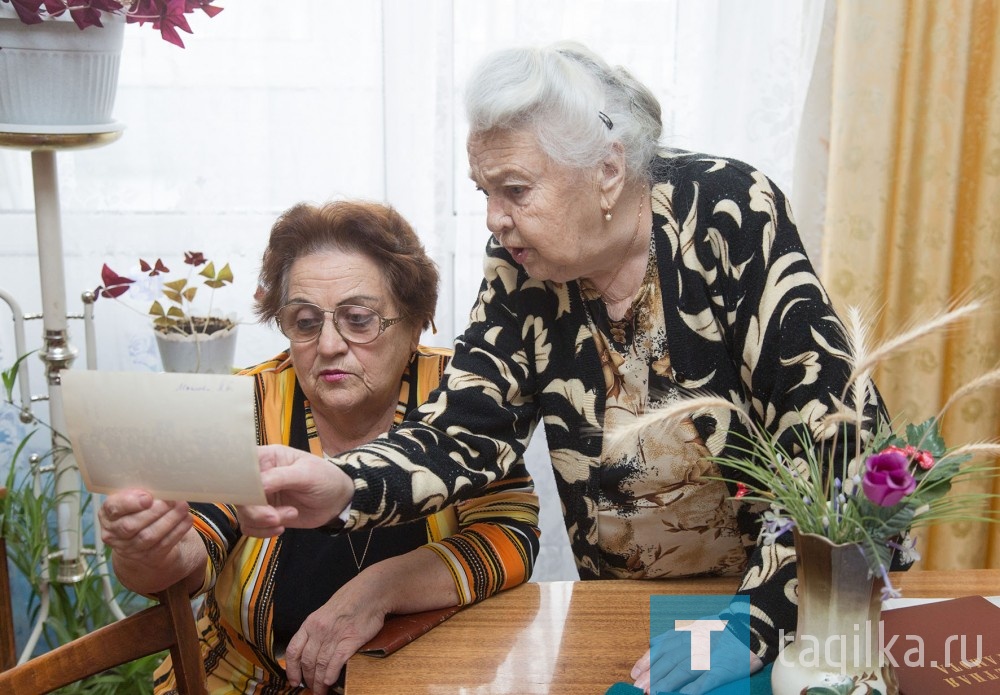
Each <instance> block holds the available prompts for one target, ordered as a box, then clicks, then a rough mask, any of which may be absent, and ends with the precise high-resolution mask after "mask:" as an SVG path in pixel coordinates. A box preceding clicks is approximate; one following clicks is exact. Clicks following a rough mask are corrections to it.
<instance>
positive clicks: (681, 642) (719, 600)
mask: <svg viewBox="0 0 1000 695" xmlns="http://www.w3.org/2000/svg"><path fill="white" fill-rule="evenodd" d="M649 628H650V630H649V631H650V645H649V646H650V692H651V693H654V695H655V694H657V693H660V694H669V693H675V692H677V691H679V690H680V689H681V688H682V687H684V686H685V685H687V684H688V683H690V682H693V681H695V680H697V681H698V682H699V684H701V685H703V686H708V687H711V688H712V690H711V691H710V692H711V695H750V599H749V597H747V596H727V595H724V594H722V595H693V596H688V595H680V596H665V595H654V596H650V597H649Z"/></svg>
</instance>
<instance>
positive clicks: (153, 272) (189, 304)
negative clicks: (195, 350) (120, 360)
mask: <svg viewBox="0 0 1000 695" xmlns="http://www.w3.org/2000/svg"><path fill="white" fill-rule="evenodd" d="M184 263H185V265H188V266H190V268H189V270H188V273H187V275H186V276H184V277H178V278H176V279H173V280H167V279H165V278H166V274H167V273H169V272H170V269H169V268H168V267H167V266H166V265H165V264H164V263H163V261H162V260H161V259H159V258H158V259H156V262H155V263H149V262H147V261H145V260H142V259H139V269H140V270H141V271H142V272H143V273H144V274H145V275H147V276H148V277H150V278H156V279H157V281H158V283H159V284H158V287H159V293H160V295H162V301H161V299H154V300H153V302H152V304H151V305H150V307H149V309H148V310H147V312H146V313H147V314H148V315H149V316H150V317H152V320H153V327H154V328H155V329H156V330H158V331H160V332H161V333H182V334H190V335H194V334H207V335H211V334H212V333H215V332H216V331H220V330H226V329H228V328H231V327H232V326H234V325H235V322H234V321H233V320H232V319H229V318H224V317H221V316H216V315H213V313H212V300H213V299H214V298H215V290H217V289H219V288H221V287H225V286H226V285H230V284H232V282H233V271H232V270H231V269H230V268H229V264H228V263H226V264H225V265H224V266H222V267H221V268H219V269H218V270H216V269H215V263H213V262H212V261H209V260H208V259H206V258H205V255H204V254H203V253H202V252H200V251H185V252H184ZM202 266H204V267H202ZM198 268H201V270H197V269H198ZM196 271H197V272H196ZM101 281H102V282H103V284H102V285H100V286H99V287H97V288H96V289H95V290H94V294H95V295H96V297H97V298H100V297H105V298H108V299H119V298H120V297H121V296H122V295H124V294H125V293H126V292H128V291H129V290H130V289H132V287H133V286H134V283H135V282H136V281H135V280H134V279H133V278H130V277H126V276H124V275H119V274H118V273H116V272H115V271H113V270H112V269H111V268H109V267H108V264H107V263H105V264H104V267H103V268H101ZM201 287H205V288H207V289H209V290H210V293H209V302H208V306H207V308H206V309H205V310H204V311H200V312H199V313H197V314H195V313H193V311H194V306H195V304H194V300H195V297H196V296H197V295H198V290H199V288H201ZM130 308H131V307H130Z"/></svg>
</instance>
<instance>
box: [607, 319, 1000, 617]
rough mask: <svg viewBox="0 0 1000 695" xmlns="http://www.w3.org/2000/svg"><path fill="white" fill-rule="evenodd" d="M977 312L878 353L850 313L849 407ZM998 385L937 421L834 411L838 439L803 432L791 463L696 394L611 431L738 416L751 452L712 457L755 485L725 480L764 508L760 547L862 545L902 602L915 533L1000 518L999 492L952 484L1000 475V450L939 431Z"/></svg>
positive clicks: (762, 434)
mask: <svg viewBox="0 0 1000 695" xmlns="http://www.w3.org/2000/svg"><path fill="white" fill-rule="evenodd" d="M979 308H980V305H979V304H978V303H975V302H971V303H968V304H965V305H962V306H959V307H958V308H955V309H953V310H951V311H948V312H944V313H942V314H941V315H939V316H937V317H935V318H933V319H931V320H930V321H928V322H926V323H924V324H921V325H920V326H917V327H915V328H913V329H911V330H909V331H906V332H904V333H902V334H900V335H899V336H897V337H895V338H892V339H889V340H887V341H886V342H885V343H883V344H882V345H880V346H878V347H876V348H874V349H869V348H868V346H866V344H865V337H866V335H867V333H868V330H867V326H866V325H865V324H864V322H863V320H862V319H861V316H860V312H858V311H857V310H856V309H853V308H852V309H850V310H849V311H848V316H849V321H848V333H849V335H848V344H849V346H850V348H851V354H852V357H851V366H852V372H851V374H850V377H849V379H848V384H847V387H846V391H852V392H853V394H852V395H853V398H851V400H852V401H853V402H854V403H856V404H862V403H866V402H870V400H871V396H872V395H873V394H871V389H874V385H873V384H872V381H871V379H870V375H871V372H872V370H873V369H874V367H875V366H876V365H877V364H878V363H879V362H880V361H882V360H884V359H885V358H886V357H887V356H889V355H890V354H891V353H894V352H896V351H899V350H902V349H905V348H907V347H909V346H910V345H912V343H913V342H914V341H915V340H917V339H919V338H920V337H922V336H924V335H927V334H929V333H931V332H934V331H936V330H940V329H942V328H944V327H946V326H949V325H951V324H953V323H955V322H957V321H959V320H960V319H964V318H967V317H968V316H969V315H970V314H972V313H974V312H975V311H977V310H978V309H979ZM997 386H1000V368H997V369H993V370H991V371H989V372H987V373H985V374H983V375H981V376H979V377H977V378H976V379H974V380H972V381H971V382H969V383H968V384H966V385H965V386H963V387H961V388H959V389H957V390H956V391H955V392H954V393H953V394H952V395H951V397H950V398H949V399H948V400H947V402H946V403H945V405H944V406H943V407H942V409H941V410H940V411H939V412H938V414H937V415H936V416H934V417H931V418H929V419H927V420H926V421H924V422H922V423H920V424H908V425H906V426H905V427H902V428H899V427H894V426H893V424H888V423H883V424H882V425H880V426H877V427H875V429H874V431H873V432H869V433H866V432H865V428H866V426H867V425H868V424H869V423H867V422H866V420H865V418H864V416H863V415H862V412H861V409H860V407H859V408H858V409H857V410H856V411H855V412H836V413H831V414H828V415H827V416H826V417H825V418H821V419H820V421H819V422H818V423H814V426H815V428H816V430H818V431H824V430H825V431H827V432H831V431H832V432H834V434H833V436H832V437H831V438H829V439H821V441H819V442H816V441H813V440H812V439H810V438H808V437H807V436H805V435H803V437H802V438H801V439H800V441H799V444H800V449H801V451H800V452H799V453H797V454H796V455H794V456H793V455H790V454H789V453H788V452H786V451H784V450H782V448H781V446H780V445H779V444H777V443H776V442H775V441H774V438H773V437H772V436H771V435H770V434H769V433H768V432H767V431H766V430H764V429H763V428H762V427H761V426H760V425H759V424H758V423H756V422H754V421H752V420H751V419H750V417H749V416H748V415H747V414H746V413H745V412H743V411H742V410H741V409H740V408H738V407H736V406H735V405H734V404H733V403H731V402H730V401H728V400H726V399H723V398H720V397H718V396H714V395H695V396H693V397H692V398H690V399H689V400H685V401H681V402H679V403H676V404H673V405H671V406H669V407H667V408H664V409H662V410H658V411H655V412H652V413H648V414H646V415H644V416H642V417H641V418H639V420H638V421H637V422H636V423H635V424H633V425H630V426H629V427H627V428H622V429H621V430H620V431H617V432H614V433H613V434H612V438H613V439H614V440H615V441H624V440H625V439H626V438H634V437H635V436H637V435H639V436H641V430H642V429H644V428H645V427H648V426H649V425H651V424H659V425H661V426H662V425H663V424H666V423H668V422H670V421H677V420H679V419H682V418H685V417H688V416H690V415H691V414H692V413H694V412H696V411H699V410H703V409H706V408H725V409H728V410H730V411H732V412H734V413H735V414H736V415H737V416H738V417H739V418H740V419H741V420H742V421H743V422H744V423H745V424H746V426H747V428H748V429H749V431H750V433H751V435H750V438H749V439H748V441H746V442H745V445H744V446H742V447H737V448H738V455H733V456H724V457H713V459H712V460H713V461H715V462H716V463H718V464H719V466H720V470H721V471H723V476H725V471H726V469H727V468H728V469H730V470H731V471H736V472H738V473H739V474H741V475H742V476H743V480H744V481H748V482H749V484H748V483H747V482H742V481H736V480H735V478H725V477H724V479H726V480H732V482H735V483H736V490H737V491H736V497H737V498H740V499H741V501H742V502H749V503H761V504H763V505H767V509H766V511H765V512H764V528H763V532H762V533H763V536H762V541H763V542H764V543H765V544H767V543H773V542H774V541H775V540H776V539H777V538H778V537H780V536H781V535H783V534H785V533H790V532H791V531H792V530H793V529H797V531H798V532H799V533H805V534H815V535H818V536H822V537H824V538H827V539H828V540H829V541H830V542H831V543H833V544H837V545H839V544H857V545H858V546H859V547H860V548H861V550H862V552H863V553H864V555H865V559H866V561H867V564H868V567H869V571H870V572H871V574H872V575H874V576H878V577H881V578H882V580H883V589H882V598H883V599H886V598H890V597H898V596H899V592H898V591H897V590H896V589H895V588H894V587H893V585H892V583H891V581H890V578H889V575H888V571H889V567H890V566H891V562H892V558H893V554H894V553H899V554H900V558H901V560H902V561H903V563H904V564H908V563H909V562H911V561H914V560H917V559H919V555H918V554H917V553H916V549H915V547H914V546H915V542H914V540H913V539H912V538H911V536H910V531H912V530H913V529H916V528H919V527H924V526H929V525H932V524H936V523H943V522H954V521H984V522H996V521H1000V513H998V512H997V510H993V509H990V506H989V503H990V502H991V501H992V500H994V499H996V498H998V497H1000V495H995V494H992V493H970V492H962V493H953V494H949V493H951V490H952V486H953V485H954V484H956V483H958V482H960V481H962V480H969V479H977V480H983V479H986V478H996V477H1000V469H998V464H997V463H996V462H995V461H990V459H996V458H998V457H1000V443H997V442H982V443H972V444H966V445H963V446H959V447H955V448H949V447H947V446H946V445H945V442H944V440H943V439H942V437H941V434H940V430H939V423H940V421H941V418H942V416H943V415H944V414H945V413H946V412H947V411H948V409H949V408H950V407H951V406H952V405H953V404H954V403H956V402H957V401H958V400H959V399H961V398H963V397H965V396H967V395H968V394H970V393H972V392H974V391H977V390H979V389H982V388H988V387H997ZM839 395H840V397H841V402H846V401H847V396H848V393H844V394H839ZM847 425H850V427H848V426H847ZM830 428H832V430H831V429H830ZM850 433H853V434H850ZM843 438H849V440H848V441H844V439H843ZM838 439H839V441H838ZM838 443H839V444H841V446H840V447H838V446H837V445H838ZM835 451H839V452H841V454H840V456H835V455H834V454H833V452H835ZM973 459H986V463H981V464H971V463H970V461H972V460H973Z"/></svg>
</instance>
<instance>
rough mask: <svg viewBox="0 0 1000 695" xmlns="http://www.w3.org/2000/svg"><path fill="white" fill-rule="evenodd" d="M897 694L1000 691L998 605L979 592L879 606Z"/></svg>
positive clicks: (984, 694) (919, 694) (977, 694)
mask: <svg viewBox="0 0 1000 695" xmlns="http://www.w3.org/2000/svg"><path fill="white" fill-rule="evenodd" d="M882 631H883V634H882V644H883V645H884V647H885V651H886V652H887V654H889V655H891V656H892V658H893V660H894V661H895V663H896V667H895V670H896V677H897V679H898V680H899V690H900V693H901V695H939V694H940V693H951V694H952V695H964V694H965V693H968V694H969V695H980V694H982V695H986V694H987V693H990V694H994V693H1000V606H997V605H995V604H994V603H992V602H991V601H989V600H988V599H986V598H984V597H982V596H965V597H962V598H955V599H948V600H945V601H935V602H932V603H921V604H916V605H913V606H905V607H903V608H893V609H891V610H883V611H882Z"/></svg>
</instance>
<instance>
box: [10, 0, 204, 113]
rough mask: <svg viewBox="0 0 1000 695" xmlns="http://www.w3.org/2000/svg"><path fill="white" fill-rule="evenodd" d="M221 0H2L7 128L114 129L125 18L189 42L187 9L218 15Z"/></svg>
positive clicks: (171, 39)
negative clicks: (183, 33)
mask: <svg viewBox="0 0 1000 695" xmlns="http://www.w3.org/2000/svg"><path fill="white" fill-rule="evenodd" d="M213 2H215V0H0V85H3V86H4V88H3V94H4V98H2V99H0V131H2V132H49V131H51V132H107V131H108V130H109V126H110V125H112V124H114V122H113V120H112V118H111V111H112V108H113V107H114V101H115V94H116V92H117V88H118V66H119V63H120V58H121V50H122V43H123V35H124V26H125V24H126V23H128V24H139V25H142V24H149V25H151V27H152V28H153V29H154V30H156V31H159V32H160V36H162V37H163V39H164V40H165V41H167V42H169V43H172V44H174V45H176V46H180V47H181V48H183V47H184V42H183V41H182V40H181V38H180V34H179V33H178V30H181V31H186V32H188V33H191V27H190V26H189V25H188V21H187V17H186V15H188V14H190V13H192V12H194V11H196V10H201V11H202V12H204V13H205V14H207V15H208V16H209V17H212V16H214V15H216V14H218V13H219V12H221V11H222V8H221V7H217V6H215V5H213V4H212V3H213ZM115 125H117V124H115ZM81 126H83V128H82V129H81ZM97 126H101V127H102V128H101V129H100V130H96V129H95V128H96V127H97Z"/></svg>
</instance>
